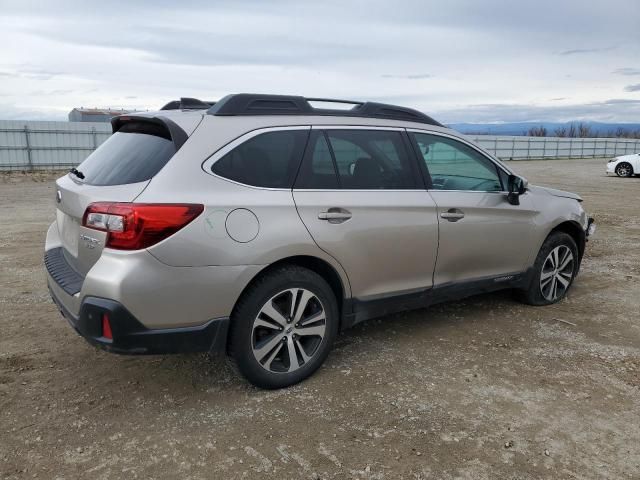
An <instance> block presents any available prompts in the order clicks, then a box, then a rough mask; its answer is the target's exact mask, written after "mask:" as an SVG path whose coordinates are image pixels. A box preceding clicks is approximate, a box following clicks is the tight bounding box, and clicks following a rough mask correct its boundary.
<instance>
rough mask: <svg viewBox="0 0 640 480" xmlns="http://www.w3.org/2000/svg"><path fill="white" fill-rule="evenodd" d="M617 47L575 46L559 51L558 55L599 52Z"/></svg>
mask: <svg viewBox="0 0 640 480" xmlns="http://www.w3.org/2000/svg"><path fill="white" fill-rule="evenodd" d="M616 48H617V47H614V46H611V47H605V48H575V49H573V50H564V51H562V52H559V53H558V55H581V54H584V53H600V52H608V51H610V50H615V49H616Z"/></svg>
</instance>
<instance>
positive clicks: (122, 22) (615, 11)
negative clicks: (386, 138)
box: [0, 0, 640, 123]
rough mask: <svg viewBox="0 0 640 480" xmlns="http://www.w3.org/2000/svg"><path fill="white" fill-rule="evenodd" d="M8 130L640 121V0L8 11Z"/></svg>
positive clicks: (4, 80)
mask: <svg viewBox="0 0 640 480" xmlns="http://www.w3.org/2000/svg"><path fill="white" fill-rule="evenodd" d="M0 42H1V43H0V45H2V49H1V50H0V119H31V120H66V119H67V114H68V112H69V111H70V110H71V109H72V108H73V107H80V106H83V107H101V108H105V107H110V108H125V109H141V110H147V109H149V110H155V109H158V108H160V107H161V106H162V105H164V104H165V103H167V102H168V101H170V100H174V99H177V98H179V97H195V98H200V99H202V100H216V99H219V98H221V97H223V96H224V95H226V94H229V93H240V92H252V93H278V94H295V95H304V96H307V97H330V98H347V99H353V100H373V101H379V102H386V103H394V104H398V105H403V106H408V107H413V108H417V109H419V110H422V111H424V112H425V113H428V114H429V115H432V116H433V117H435V118H436V119H437V120H440V121H441V122H445V123H460V122H469V123H494V122H521V121H570V120H592V121H604V122H640V0H606V1H604V0H603V1H595V0H566V1H563V0H555V1H547V0H536V1H521V0H519V1H508V0H504V1H498V0H482V1H480V0H467V1H463V0H447V1H442V0H438V1H430V0H429V1H428V0H394V1H390V0H382V1H378V0H368V1H349V0H323V1H317V0H316V1H312V2H306V1H303V0H298V1H296V0H271V1H266V0H265V1H260V0H236V1H224V2H216V1H214V0H209V1H175V0H173V1H168V0H155V1H154V0H147V1H145V0H138V1H135V0H129V1H124V0H107V1H104V0H103V1H100V2H98V1H92V0H85V1H80V0H78V1H75V0H74V1H72V0H68V1H67V0H60V1H53V0H50V1H46V0H42V1H31V0H18V1H13V0H0Z"/></svg>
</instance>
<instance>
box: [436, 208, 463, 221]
mask: <svg viewBox="0 0 640 480" xmlns="http://www.w3.org/2000/svg"><path fill="white" fill-rule="evenodd" d="M440 218H444V219H445V220H448V221H450V222H457V221H458V220H460V219H462V218H464V212H463V211H462V210H460V209H458V208H450V209H449V210H447V211H446V212H442V213H441V214H440Z"/></svg>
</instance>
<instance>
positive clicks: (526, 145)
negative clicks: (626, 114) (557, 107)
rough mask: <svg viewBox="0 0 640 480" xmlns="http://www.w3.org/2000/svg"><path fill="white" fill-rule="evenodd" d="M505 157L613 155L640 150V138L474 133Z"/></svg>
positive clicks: (485, 144)
mask: <svg viewBox="0 0 640 480" xmlns="http://www.w3.org/2000/svg"><path fill="white" fill-rule="evenodd" d="M469 138H471V139H472V140H473V141H474V142H476V143H477V144H478V145H480V146H482V147H483V148H485V149H487V150H489V151H490V152H491V153H493V154H494V155H495V156H496V157H498V158H500V159H501V160H533V159H543V160H545V159H547V160H556V159H563V158H610V157H615V156H618V155H626V154H629V153H639V152H640V139H628V138H566V137H507V136H493V135H470V136H469Z"/></svg>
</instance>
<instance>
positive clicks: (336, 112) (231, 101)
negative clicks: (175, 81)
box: [207, 93, 443, 127]
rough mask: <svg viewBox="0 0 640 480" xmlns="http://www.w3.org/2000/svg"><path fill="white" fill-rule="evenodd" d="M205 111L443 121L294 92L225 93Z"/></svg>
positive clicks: (400, 109) (402, 110)
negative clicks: (347, 106)
mask: <svg viewBox="0 0 640 480" xmlns="http://www.w3.org/2000/svg"><path fill="white" fill-rule="evenodd" d="M309 102H323V103H344V104H353V107H352V108H350V109H346V110H345V109H338V108H336V109H333V108H314V107H313V106H312V105H311V104H310V103H309ZM207 114H209V115H216V116H226V115H327V116H341V117H364V118H386V119H389V120H404V121H409V122H417V123H427V124H429V125H436V126H438V127H442V126H443V125H442V124H441V123H439V122H437V121H436V120H434V119H433V118H431V117H430V116H428V115H425V114H424V113H422V112H419V111H417V110H413V109H411V108H406V107H399V106H397V105H386V104H384V103H375V102H356V101H351V100H335V99H331V98H305V97H301V96H295V95H262V94H254V93H238V94H235V95H227V96H226V97H224V98H223V99H221V100H219V101H218V102H216V104H215V105H213V106H212V107H211V108H209V109H208V110H207Z"/></svg>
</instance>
